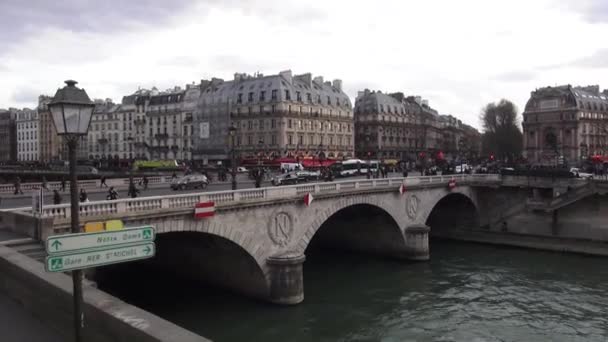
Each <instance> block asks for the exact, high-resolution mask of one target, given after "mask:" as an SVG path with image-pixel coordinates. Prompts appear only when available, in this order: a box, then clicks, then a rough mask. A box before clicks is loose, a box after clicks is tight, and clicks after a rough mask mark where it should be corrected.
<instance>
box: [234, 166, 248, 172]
mask: <svg viewBox="0 0 608 342" xmlns="http://www.w3.org/2000/svg"><path fill="white" fill-rule="evenodd" d="M236 172H249V170H247V168H246V167H244V166H239V167H237V168H236Z"/></svg>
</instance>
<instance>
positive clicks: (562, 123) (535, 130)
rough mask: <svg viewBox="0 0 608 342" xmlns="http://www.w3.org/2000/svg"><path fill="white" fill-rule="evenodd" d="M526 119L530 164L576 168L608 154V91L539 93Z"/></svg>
mask: <svg viewBox="0 0 608 342" xmlns="http://www.w3.org/2000/svg"><path fill="white" fill-rule="evenodd" d="M523 118H524V122H523V130H524V153H525V156H526V157H527V158H528V160H529V161H530V162H531V163H536V164H543V165H555V164H556V163H560V162H561V161H563V163H565V164H576V163H578V162H579V161H580V160H582V159H586V158H587V157H588V156H590V155H606V154H608V146H607V145H606V144H607V139H606V137H607V135H608V91H607V90H604V92H600V88H599V86H597V85H595V86H587V87H573V86H571V85H564V86H559V87H546V88H540V89H537V90H535V91H533V92H532V93H531V95H530V99H529V100H528V102H527V104H526V108H525V111H524V113H523ZM562 157H563V158H562Z"/></svg>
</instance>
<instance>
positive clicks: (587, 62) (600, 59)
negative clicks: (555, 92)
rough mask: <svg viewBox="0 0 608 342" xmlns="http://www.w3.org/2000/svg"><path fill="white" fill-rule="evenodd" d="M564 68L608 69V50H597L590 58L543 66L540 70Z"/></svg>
mask: <svg viewBox="0 0 608 342" xmlns="http://www.w3.org/2000/svg"><path fill="white" fill-rule="evenodd" d="M564 67H579V68H585V69H602V68H608V49H599V50H595V51H594V52H592V53H591V54H590V55H588V56H584V57H579V58H577V59H574V60H570V61H568V62H564V63H558V64H550V65H545V66H541V67H540V69H542V70H551V69H560V68H564Z"/></svg>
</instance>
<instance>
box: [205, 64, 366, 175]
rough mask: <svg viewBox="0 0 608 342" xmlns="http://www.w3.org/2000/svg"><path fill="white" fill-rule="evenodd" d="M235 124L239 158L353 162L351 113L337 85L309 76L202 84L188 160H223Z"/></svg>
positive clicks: (241, 78)
mask: <svg viewBox="0 0 608 342" xmlns="http://www.w3.org/2000/svg"><path fill="white" fill-rule="evenodd" d="M231 125H234V127H235V128H236V132H235V137H234V139H235V145H236V146H235V147H236V151H237V153H238V155H239V156H240V158H256V157H259V156H260V155H262V156H263V157H264V158H277V157H300V158H305V157H315V156H318V155H319V154H320V153H323V154H324V155H325V156H326V157H327V158H343V157H352V156H353V153H354V141H353V111H352V105H351V102H350V99H349V98H348V96H347V95H346V94H345V93H344V92H343V91H342V81H340V80H334V81H333V82H328V81H324V80H323V77H315V78H313V77H312V75H311V74H303V75H295V76H293V75H292V73H291V71H290V70H288V71H282V72H280V73H279V74H278V75H271V76H264V75H261V74H256V75H253V76H251V75H246V74H239V73H237V74H235V75H234V79H233V80H232V81H224V80H222V79H218V78H213V79H211V80H203V81H201V95H200V97H199V100H198V105H197V109H196V111H195V114H194V124H193V129H194V132H193V133H194V146H195V148H194V151H193V159H195V160H199V161H201V162H203V163H208V162H212V161H222V160H228V159H229V157H230V151H231V141H230V139H231V138H230V135H229V128H230V127H231Z"/></svg>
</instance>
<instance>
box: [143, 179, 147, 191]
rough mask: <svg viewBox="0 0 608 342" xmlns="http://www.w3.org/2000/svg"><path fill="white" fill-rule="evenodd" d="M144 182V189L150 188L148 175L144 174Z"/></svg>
mask: <svg viewBox="0 0 608 342" xmlns="http://www.w3.org/2000/svg"><path fill="white" fill-rule="evenodd" d="M143 182H144V190H148V177H146V176H144V179H143Z"/></svg>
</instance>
